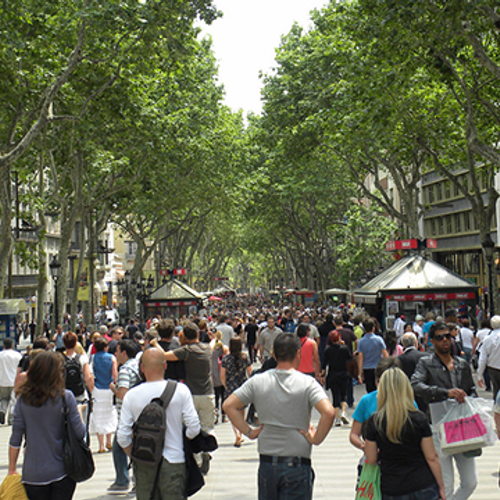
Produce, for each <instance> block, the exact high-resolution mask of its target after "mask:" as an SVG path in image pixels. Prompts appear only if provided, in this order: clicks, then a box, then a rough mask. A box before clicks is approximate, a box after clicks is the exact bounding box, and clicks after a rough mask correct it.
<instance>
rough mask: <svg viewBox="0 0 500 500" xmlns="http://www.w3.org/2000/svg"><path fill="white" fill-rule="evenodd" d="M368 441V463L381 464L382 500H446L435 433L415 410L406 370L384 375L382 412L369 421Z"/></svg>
mask: <svg viewBox="0 0 500 500" xmlns="http://www.w3.org/2000/svg"><path fill="white" fill-rule="evenodd" d="M365 438H366V441H365V455H366V461H367V463H369V464H376V463H378V462H380V474H381V485H380V489H381V491H382V500H400V499H401V500H439V499H444V498H445V493H444V483H443V475H442V472H441V465H440V463H439V457H438V455H437V453H436V450H435V448H434V442H433V440H432V431H431V428H430V426H429V422H428V421H427V418H426V417H425V415H424V413H422V412H421V411H419V410H417V409H416V408H415V403H414V401H413V390H412V388H411V385H410V381H409V380H408V377H407V376H406V375H405V373H404V372H403V370H401V369H399V368H391V369H389V370H386V371H385V372H384V374H383V375H382V377H381V379H380V383H379V385H378V393H377V413H375V414H374V415H372V416H371V417H370V418H369V419H368V423H367V426H366V432H365Z"/></svg>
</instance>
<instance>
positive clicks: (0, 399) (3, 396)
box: [0, 339, 22, 424]
mask: <svg viewBox="0 0 500 500" xmlns="http://www.w3.org/2000/svg"><path fill="white" fill-rule="evenodd" d="M13 346H14V341H13V340H12V339H4V341H3V351H0V424H5V415H6V413H7V409H8V408H9V401H10V396H11V393H12V389H13V388H14V380H15V379H16V372H17V367H18V365H19V361H20V360H21V358H22V356H21V354H20V353H19V352H17V351H14V349H13ZM11 413H14V412H13V411H12V412H11ZM9 420H12V418H11V416H10V415H9Z"/></svg>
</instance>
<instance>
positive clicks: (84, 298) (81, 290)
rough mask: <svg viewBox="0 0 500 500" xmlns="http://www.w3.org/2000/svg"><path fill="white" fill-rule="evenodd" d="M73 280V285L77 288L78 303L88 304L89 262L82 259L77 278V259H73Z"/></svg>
mask: <svg viewBox="0 0 500 500" xmlns="http://www.w3.org/2000/svg"><path fill="white" fill-rule="evenodd" d="M73 262H74V264H73V265H74V267H73V270H74V273H75V274H74V280H75V285H76V286H77V287H78V295H77V300H78V302H88V301H89V300H90V283H89V260H88V259H84V260H83V263H82V271H81V273H80V275H79V276H78V266H79V259H75V260H74V261H73Z"/></svg>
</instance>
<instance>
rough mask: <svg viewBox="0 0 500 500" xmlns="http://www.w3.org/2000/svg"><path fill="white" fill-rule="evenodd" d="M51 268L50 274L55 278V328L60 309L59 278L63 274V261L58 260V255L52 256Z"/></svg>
mask: <svg viewBox="0 0 500 500" xmlns="http://www.w3.org/2000/svg"><path fill="white" fill-rule="evenodd" d="M49 268H50V274H51V276H52V279H53V280H54V291H55V293H54V299H55V300H54V318H53V324H54V330H53V331H55V329H56V327H57V322H58V321H59V311H58V305H57V282H58V280H59V277H60V276H61V263H60V262H59V261H58V260H57V258H56V256H55V255H54V256H53V257H52V261H51V262H50V264H49Z"/></svg>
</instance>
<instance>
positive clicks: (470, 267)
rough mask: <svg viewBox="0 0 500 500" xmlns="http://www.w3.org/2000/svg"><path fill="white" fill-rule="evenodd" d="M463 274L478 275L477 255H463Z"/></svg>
mask: <svg viewBox="0 0 500 500" xmlns="http://www.w3.org/2000/svg"><path fill="white" fill-rule="evenodd" d="M464 274H479V253H466V254H464Z"/></svg>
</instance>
